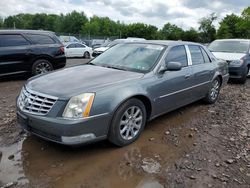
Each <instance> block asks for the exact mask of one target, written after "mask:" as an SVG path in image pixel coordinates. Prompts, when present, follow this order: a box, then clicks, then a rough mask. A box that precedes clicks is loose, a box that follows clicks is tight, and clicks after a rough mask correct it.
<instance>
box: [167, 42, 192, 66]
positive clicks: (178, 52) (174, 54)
mask: <svg viewBox="0 0 250 188" xmlns="http://www.w3.org/2000/svg"><path fill="white" fill-rule="evenodd" d="M171 61H173V62H179V63H181V64H182V67H186V66H187V65H188V60H187V54H186V49H185V47H184V46H174V47H172V48H171V49H170V51H169V52H168V55H167V57H166V63H167V62H171Z"/></svg>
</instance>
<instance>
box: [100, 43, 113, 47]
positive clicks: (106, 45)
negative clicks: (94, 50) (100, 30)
mask: <svg viewBox="0 0 250 188" xmlns="http://www.w3.org/2000/svg"><path fill="white" fill-rule="evenodd" d="M110 43H111V42H104V43H103V44H102V45H101V46H100V47H108V46H109V44H110Z"/></svg>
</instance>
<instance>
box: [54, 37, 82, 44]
mask: <svg viewBox="0 0 250 188" xmlns="http://www.w3.org/2000/svg"><path fill="white" fill-rule="evenodd" d="M59 38H60V40H61V42H62V43H69V42H79V43H81V41H80V40H79V39H77V38H76V37H74V36H63V35H60V36H59Z"/></svg>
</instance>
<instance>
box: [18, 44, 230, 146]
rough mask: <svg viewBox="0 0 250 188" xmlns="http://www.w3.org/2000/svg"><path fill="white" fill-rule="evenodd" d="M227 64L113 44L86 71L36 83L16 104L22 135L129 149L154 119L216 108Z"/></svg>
mask: <svg viewBox="0 0 250 188" xmlns="http://www.w3.org/2000/svg"><path fill="white" fill-rule="evenodd" d="M228 76H229V75H228V67H227V63H226V62H224V61H222V60H217V59H216V58H215V57H214V56H213V54H211V52H209V51H208V50H207V49H206V48H205V47H203V46H201V45H199V44H196V43H189V42H181V41H140V42H131V43H125V44H118V45H116V46H114V47H112V48H110V49H109V50H107V51H106V52H105V53H103V54H101V55H100V56H98V57H97V58H95V59H93V60H92V61H91V62H90V63H88V64H85V65H80V66H75V67H71V68H66V69H63V70H59V71H56V72H52V73H48V74H45V75H41V76H36V77H34V78H31V79H30V80H28V81H27V83H26V84H25V85H24V87H23V88H22V91H21V93H20V95H19V97H18V98H17V117H18V122H19V124H20V125H21V126H22V127H23V129H25V130H26V131H28V132H30V133H33V134H35V135H37V136H39V137H42V138H44V139H47V140H50V141H53V142H58V143H62V144H66V145H75V144H82V143H89V142H93V141H98V140H103V139H109V140H110V141H111V142H112V143H114V144H116V145H118V146H124V145H127V144H130V143H132V142H134V141H135V140H136V139H137V138H138V137H139V135H140V134H141V132H142V131H143V129H144V126H145V123H146V122H147V121H149V120H152V119H153V118H155V117H157V116H159V115H162V114H164V113H167V112H169V111H172V110H174V109H177V108H180V107H181V106H184V105H187V104H189V103H192V102H194V101H197V100H200V99H204V101H206V102H207V103H214V102H215V101H216V100H217V98H218V95H219V91H220V88H221V86H223V85H224V84H225V83H227V81H228Z"/></svg>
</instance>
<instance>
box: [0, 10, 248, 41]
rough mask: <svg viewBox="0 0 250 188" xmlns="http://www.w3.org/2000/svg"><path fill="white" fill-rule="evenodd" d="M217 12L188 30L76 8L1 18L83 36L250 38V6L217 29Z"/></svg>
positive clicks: (2, 24) (0, 23) (5, 24)
mask: <svg viewBox="0 0 250 188" xmlns="http://www.w3.org/2000/svg"><path fill="white" fill-rule="evenodd" d="M216 19H217V16H216V14H215V13H213V14H211V15H209V16H207V17H204V18H202V19H201V20H200V21H199V28H198V29H197V30H196V29H194V28H190V29H188V30H184V29H182V28H180V27H178V26H177V25H175V24H171V23H166V24H165V25H164V26H163V28H161V29H158V28H157V27H155V26H153V25H148V24H144V23H132V24H125V23H122V22H120V21H113V20H111V19H110V18H108V17H98V16H93V17H90V18H88V17H87V16H86V15H85V13H84V12H77V11H73V12H71V13H68V14H60V15H56V14H44V13H40V14H17V15H13V16H8V17H7V18H5V19H3V18H0V28H2V29H13V28H16V29H36V30H37V29H43V30H50V31H54V32H56V33H65V34H71V35H81V36H85V37H86V36H105V37H113V36H117V37H119V38H126V37H141V38H145V39H162V40H186V41H193V42H202V43H208V42H211V41H213V40H214V39H217V38H218V39H220V38H250V7H247V8H245V9H244V10H243V11H242V13H241V15H236V14H230V15H227V16H226V17H224V18H223V19H222V20H221V21H220V23H219V27H218V29H217V30H216V27H215V26H214V21H215V20H216Z"/></svg>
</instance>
